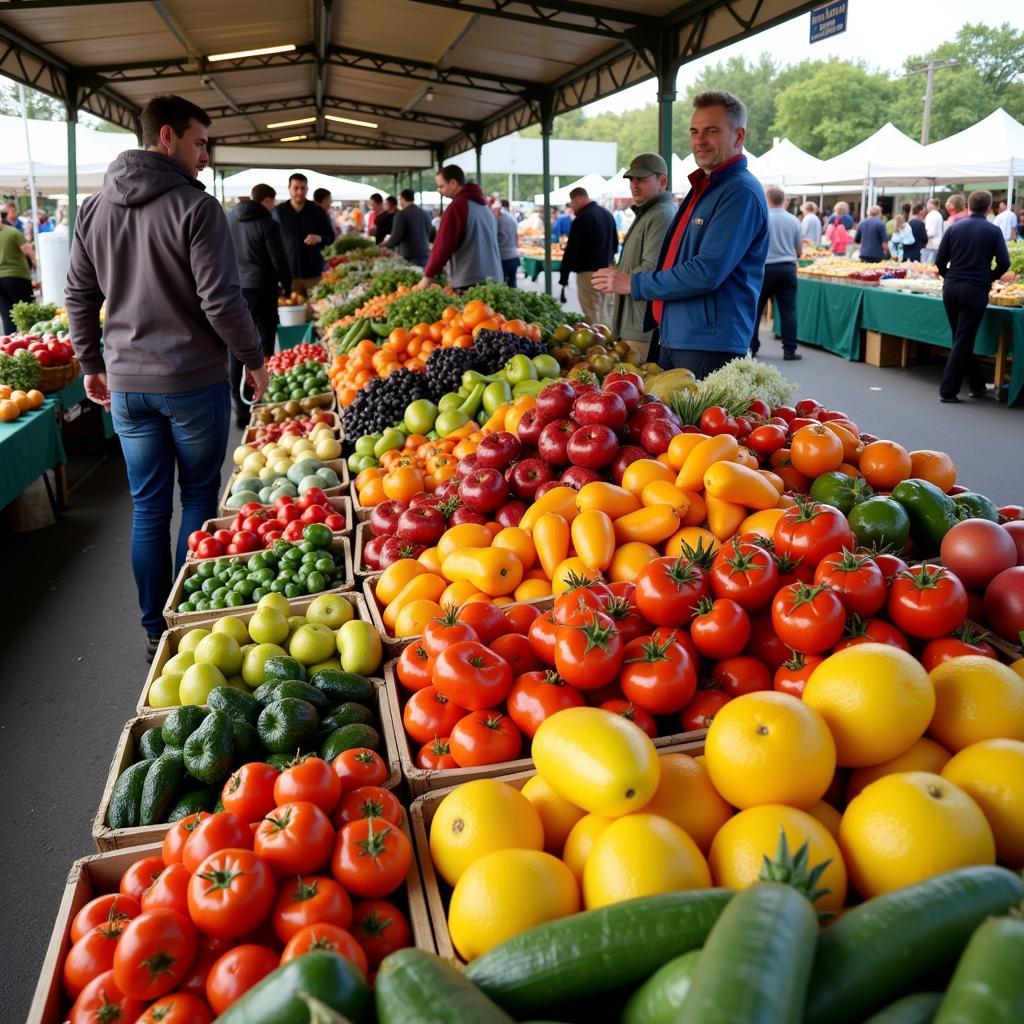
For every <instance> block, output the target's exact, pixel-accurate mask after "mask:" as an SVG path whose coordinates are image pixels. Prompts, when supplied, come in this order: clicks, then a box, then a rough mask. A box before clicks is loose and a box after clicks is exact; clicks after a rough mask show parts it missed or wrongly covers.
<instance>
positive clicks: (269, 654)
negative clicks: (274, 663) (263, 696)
mask: <svg viewBox="0 0 1024 1024" xmlns="http://www.w3.org/2000/svg"><path fill="white" fill-rule="evenodd" d="M286 653H287V652H286V651H285V649H284V648H283V647H278V645H277V644H255V645H254V646H253V647H251V648H250V649H249V650H248V651H246V652H245V654H244V656H243V657H242V678H243V679H244V680H245V682H246V685H248V686H251V687H252V688H253V689H254V690H255V689H256V687H257V686H262V685H263V683H264V682H266V678H265V676H264V672H263V666H264V665H265V664H266V663H267V659H268V658H276V657H284V656H285V654H286Z"/></svg>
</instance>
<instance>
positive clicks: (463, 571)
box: [441, 548, 523, 597]
mask: <svg viewBox="0 0 1024 1024" xmlns="http://www.w3.org/2000/svg"><path fill="white" fill-rule="evenodd" d="M441 571H442V572H443V573H444V575H445V578H446V579H449V580H451V581H452V582H453V583H455V582H456V581H458V580H469V582H470V583H472V584H473V586H474V587H476V589H477V590H479V591H480V592H481V593H484V594H487V595H488V596H489V597H501V596H502V595H504V594H511V593H512V592H513V591H514V590H515V589H516V587H518V586H519V584H520V583H522V581H523V563H522V562H520V561H519V559H518V558H517V557H516V555H515V554H514V553H513V552H511V551H509V550H508V549H507V548H459V549H458V550H457V551H453V552H452V553H451V554H450V555H448V556H447V557H446V558H445V559H444V561H443V562H442V563H441Z"/></svg>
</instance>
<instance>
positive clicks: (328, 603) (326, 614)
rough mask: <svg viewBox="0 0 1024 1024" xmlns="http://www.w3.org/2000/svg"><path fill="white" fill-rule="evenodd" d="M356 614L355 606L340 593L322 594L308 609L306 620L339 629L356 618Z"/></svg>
mask: <svg viewBox="0 0 1024 1024" xmlns="http://www.w3.org/2000/svg"><path fill="white" fill-rule="evenodd" d="M355 614H356V613H355V608H354V607H353V606H352V605H351V604H349V602H348V601H346V600H345V598H343V597H342V596H341V595H340V594H321V595H320V596H319V597H317V598H314V600H313V601H312V603H311V604H310V606H309V607H308V608H307V609H306V621H307V622H319V623H322V624H323V625H324V626H330V628H331V629H337V628H338V627H339V626H343V625H344V624H345V623H346V622H348V621H349V619H353V618H355Z"/></svg>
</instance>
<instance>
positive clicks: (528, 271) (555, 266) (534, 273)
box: [523, 256, 562, 281]
mask: <svg viewBox="0 0 1024 1024" xmlns="http://www.w3.org/2000/svg"><path fill="white" fill-rule="evenodd" d="M561 269H562V261H561V260H552V261H551V272H552V273H554V272H555V271H556V270H561ZM543 271H544V260H543V258H539V257H537V256H524V257H523V273H524V274H525V275H526V276H527V277H528V278H529V279H530V280H531V281H536V280H537V278H538V277H539V276H540V275H541V273H543Z"/></svg>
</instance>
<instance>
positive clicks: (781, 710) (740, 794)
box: [704, 690, 836, 808]
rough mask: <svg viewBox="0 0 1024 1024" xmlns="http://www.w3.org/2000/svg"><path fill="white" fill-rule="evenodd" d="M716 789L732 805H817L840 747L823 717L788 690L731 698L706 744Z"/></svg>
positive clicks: (712, 725)
mask: <svg viewBox="0 0 1024 1024" xmlns="http://www.w3.org/2000/svg"><path fill="white" fill-rule="evenodd" d="M704 757H705V760H706V761H707V766H708V773H709V775H710V777H711V781H712V782H713V783H714V786H715V789H717V790H718V792H719V793H720V794H721V795H722V796H723V797H724V798H725V799H726V800H728V801H729V803H731V804H732V805H733V806H734V807H739V808H746V807H755V806H757V805H758V804H790V805H791V806H793V807H801V808H806V807H813V806H814V805H815V804H816V803H817V802H818V801H819V800H820V799H821V798H822V796H824V795H825V791H826V790H827V789H828V787H829V784H830V783H831V782H832V776H833V775H834V774H835V770H836V747H835V743H834V742H833V740H832V735H831V733H830V732H829V731H828V726H827V725H826V724H825V722H824V720H823V719H822V717H821V716H820V715H819V714H818V713H817V712H816V711H814V710H813V709H812V708H810V707H809V706H808V705H806V704H804V702H803V701H801V700H799V699H798V698H796V697H793V696H790V695H789V694H788V693H779V692H777V691H775V690H766V691H762V692H758V693H747V694H744V695H743V696H742V697H737V698H736V699H735V700H731V701H729V703H728V704H726V705H725V706H724V707H723V708H721V710H720V711H719V712H718V714H716V715H715V717H714V720H713V721H712V723H711V725H710V727H709V728H708V735H707V739H706V740H705V742H704Z"/></svg>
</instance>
